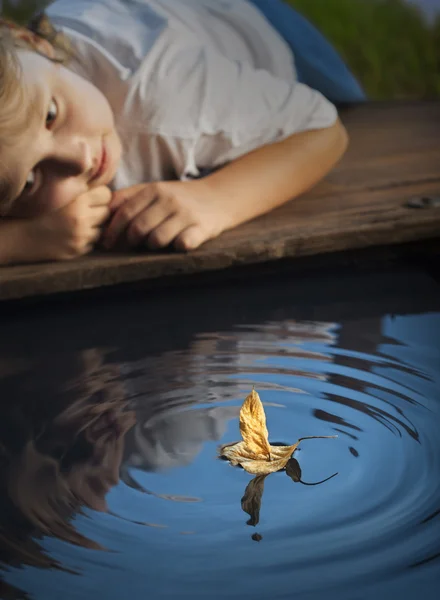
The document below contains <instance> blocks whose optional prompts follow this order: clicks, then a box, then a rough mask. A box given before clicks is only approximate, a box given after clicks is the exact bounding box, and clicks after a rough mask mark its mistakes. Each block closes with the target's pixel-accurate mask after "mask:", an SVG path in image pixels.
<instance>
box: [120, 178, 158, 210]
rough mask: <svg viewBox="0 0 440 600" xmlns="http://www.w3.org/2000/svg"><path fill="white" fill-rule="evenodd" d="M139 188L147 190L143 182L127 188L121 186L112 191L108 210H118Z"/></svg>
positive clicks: (135, 194)
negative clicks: (120, 188)
mask: <svg viewBox="0 0 440 600" xmlns="http://www.w3.org/2000/svg"><path fill="white" fill-rule="evenodd" d="M141 190H142V191H144V192H148V190H147V188H146V185H145V183H139V184H137V185H132V186H130V187H128V188H123V189H122V190H116V192H113V194H112V199H111V202H110V210H111V211H113V212H114V211H116V210H118V208H119V207H120V206H122V205H123V204H124V203H125V202H127V200H130V199H131V198H133V197H134V196H137V194H138V193H139V192H140V191H141ZM151 196H152V197H154V194H153V193H152V194H151Z"/></svg>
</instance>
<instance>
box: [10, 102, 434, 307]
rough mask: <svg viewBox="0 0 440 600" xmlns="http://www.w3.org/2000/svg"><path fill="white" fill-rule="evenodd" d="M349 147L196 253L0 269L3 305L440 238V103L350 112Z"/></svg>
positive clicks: (381, 106) (125, 256)
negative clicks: (306, 186)
mask: <svg viewBox="0 0 440 600" xmlns="http://www.w3.org/2000/svg"><path fill="white" fill-rule="evenodd" d="M343 120H344V122H345V123H346V125H347V128H348V131H349V134H350V139H351V144H350V149H349V151H348V153H347V155H346V156H345V157H344V159H343V161H341V163H340V165H339V166H338V167H337V168H336V169H335V170H334V171H333V172H332V173H331V174H330V175H329V176H328V177H327V178H326V180H325V181H323V182H322V183H321V184H319V185H318V186H317V187H316V188H315V189H314V190H312V191H311V192H309V193H307V194H305V195H304V196H302V197H301V198H298V199H296V200H294V201H292V202H290V203H288V204H286V205H285V206H283V207H281V208H280V209H278V210H276V211H274V212H272V213H270V214H268V215H264V216H263V217H260V218H258V219H255V220H254V221H252V222H250V223H246V224H245V225H243V226H241V227H238V228H236V229H235V230H232V231H229V232H226V233H225V234H223V235H222V236H220V237H219V238H217V239H216V240H213V241H212V242H209V243H207V244H205V245H204V246H203V247H202V248H201V249H199V250H197V251H195V252H192V253H189V254H178V253H174V252H166V253H142V254H141V253H131V254H98V253H96V254H93V255H90V256H88V257H85V258H83V259H80V260H76V261H71V262H65V263H47V264H41V265H25V266H15V267H5V268H0V299H4V300H6V299H13V298H23V297H28V296H35V295H45V294H51V293H56V292H66V291H74V290H82V289H90V288H95V287H101V286H110V285H115V284H121V283H125V282H133V281H140V280H144V279H159V278H164V277H167V278H169V277H173V276H178V275H182V274H193V273H198V272H202V271H212V270H219V269H226V268H228V267H231V266H236V265H244V264H253V263H260V262H265V261H271V260H276V259H279V258H286V257H291V258H295V257H300V256H311V255H315V254H321V253H329V252H336V251H341V250H349V249H359V248H367V247H372V246H376V245H387V244H400V243H403V242H410V241H416V240H423V239H432V238H436V237H440V206H437V207H432V208H426V209H423V208H422V209H415V208H410V207H408V205H407V202H408V201H409V200H411V199H412V198H414V197H420V196H439V197H440V141H439V140H440V103H439V102H425V103H405V104H399V103H397V104H396V103H393V104H387V103H378V104H373V105H368V106H362V107H357V108H355V109H350V110H348V111H347V112H345V113H343Z"/></svg>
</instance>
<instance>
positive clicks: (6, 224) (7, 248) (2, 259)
mask: <svg viewBox="0 0 440 600" xmlns="http://www.w3.org/2000/svg"><path fill="white" fill-rule="evenodd" d="M26 238H27V236H26V223H25V222H24V220H21V219H6V218H3V219H1V218H0V266H4V265H10V264H14V263H20V262H31V258H32V257H31V253H30V251H29V247H28V243H27V239H26Z"/></svg>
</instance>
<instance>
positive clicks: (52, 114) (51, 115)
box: [46, 99, 58, 127]
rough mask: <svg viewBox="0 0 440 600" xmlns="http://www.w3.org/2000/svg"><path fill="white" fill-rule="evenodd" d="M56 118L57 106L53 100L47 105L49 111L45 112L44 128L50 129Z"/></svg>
mask: <svg viewBox="0 0 440 600" xmlns="http://www.w3.org/2000/svg"><path fill="white" fill-rule="evenodd" d="M57 116H58V106H57V103H56V102H55V100H53V99H52V100H51V103H50V104H49V109H48V111H47V115H46V127H50V126H51V125H52V124H53V123H54V121H55V119H56V118H57Z"/></svg>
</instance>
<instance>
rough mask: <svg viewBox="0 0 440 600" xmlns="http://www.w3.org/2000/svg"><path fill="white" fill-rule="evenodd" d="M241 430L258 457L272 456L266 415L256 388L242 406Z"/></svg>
mask: <svg viewBox="0 0 440 600" xmlns="http://www.w3.org/2000/svg"><path fill="white" fill-rule="evenodd" d="M240 431H241V435H242V437H243V441H244V443H245V444H246V447H247V449H248V451H249V452H252V453H253V454H254V455H255V457H258V458H266V459H269V458H270V446H269V440H268V438H269V434H268V432H267V427H266V415H265V413H264V408H263V405H262V403H261V400H260V396H259V395H258V394H257V392H256V391H255V390H252V392H251V393H250V394H249V396H248V397H247V398H246V400H245V401H244V402H243V406H242V407H241V410H240Z"/></svg>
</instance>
